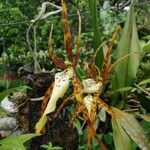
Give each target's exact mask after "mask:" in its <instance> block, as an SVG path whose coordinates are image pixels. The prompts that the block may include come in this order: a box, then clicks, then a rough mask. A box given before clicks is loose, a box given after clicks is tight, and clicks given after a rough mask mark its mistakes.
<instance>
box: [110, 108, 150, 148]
mask: <svg viewBox="0 0 150 150" xmlns="http://www.w3.org/2000/svg"><path fill="white" fill-rule="evenodd" d="M113 111H114V116H115V119H116V120H117V122H118V123H120V125H121V126H122V127H123V129H124V130H125V131H126V132H127V133H128V135H129V136H130V137H131V139H132V140H133V141H134V142H135V143H136V144H137V145H138V146H139V147H140V148H141V149H143V150H149V149H150V143H149V138H148V137H147V135H146V133H145V131H144V130H143V128H142V127H141V126H140V124H139V123H138V121H137V120H136V119H135V117H134V115H132V114H128V113H125V112H123V111H121V110H118V109H116V108H113Z"/></svg>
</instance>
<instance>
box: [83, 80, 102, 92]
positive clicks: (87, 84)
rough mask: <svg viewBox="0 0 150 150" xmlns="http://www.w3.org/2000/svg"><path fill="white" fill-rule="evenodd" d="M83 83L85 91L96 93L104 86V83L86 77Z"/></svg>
mask: <svg viewBox="0 0 150 150" xmlns="http://www.w3.org/2000/svg"><path fill="white" fill-rule="evenodd" d="M82 84H83V92H84V93H96V92H99V90H100V88H101V87H102V83H100V82H98V83H96V81H94V80H93V79H85V80H83V81H82Z"/></svg>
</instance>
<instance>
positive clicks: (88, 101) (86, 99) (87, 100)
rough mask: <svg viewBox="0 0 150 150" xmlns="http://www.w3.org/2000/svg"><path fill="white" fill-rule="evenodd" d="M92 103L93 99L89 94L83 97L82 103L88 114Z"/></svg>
mask: <svg viewBox="0 0 150 150" xmlns="http://www.w3.org/2000/svg"><path fill="white" fill-rule="evenodd" d="M92 102H93V97H92V96H91V95H90V94H89V95H87V96H86V97H84V103H85V106H86V108H87V110H88V113H89V114H90V113H91V107H92Z"/></svg>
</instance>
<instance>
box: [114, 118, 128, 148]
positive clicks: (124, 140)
mask: <svg viewBox="0 0 150 150" xmlns="http://www.w3.org/2000/svg"><path fill="white" fill-rule="evenodd" d="M111 122H112V127H113V138H114V143H115V148H116V150H131V140H130V138H129V136H128V135H127V134H126V132H125V131H124V130H123V128H122V126H121V125H120V124H119V122H118V121H117V120H116V119H115V118H113V117H112V120H111Z"/></svg>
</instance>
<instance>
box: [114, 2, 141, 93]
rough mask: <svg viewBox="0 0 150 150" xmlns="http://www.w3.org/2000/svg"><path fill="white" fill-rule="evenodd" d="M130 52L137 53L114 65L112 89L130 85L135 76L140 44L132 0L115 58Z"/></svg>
mask: <svg viewBox="0 0 150 150" xmlns="http://www.w3.org/2000/svg"><path fill="white" fill-rule="evenodd" d="M132 52H137V53H134V54H132V55H130V56H129V57H128V58H127V59H125V60H123V61H122V62H120V63H119V64H118V65H117V66H116V69H115V74H114V78H113V80H112V90H113V91H114V90H117V89H119V88H123V87H129V86H132V84H133V79H134V78H135V76H136V73H137V68H138V66H139V57H140V54H139V52H140V44H139V39H138V34H137V27H136V21H135V13H134V1H133V3H132V4H131V6H130V9H129V12H128V16H127V20H126V22H125V26H124V29H123V31H122V34H121V39H120V41H119V43H118V47H117V51H116V58H117V60H118V59H119V58H122V57H123V56H125V55H127V54H129V53H132Z"/></svg>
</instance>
